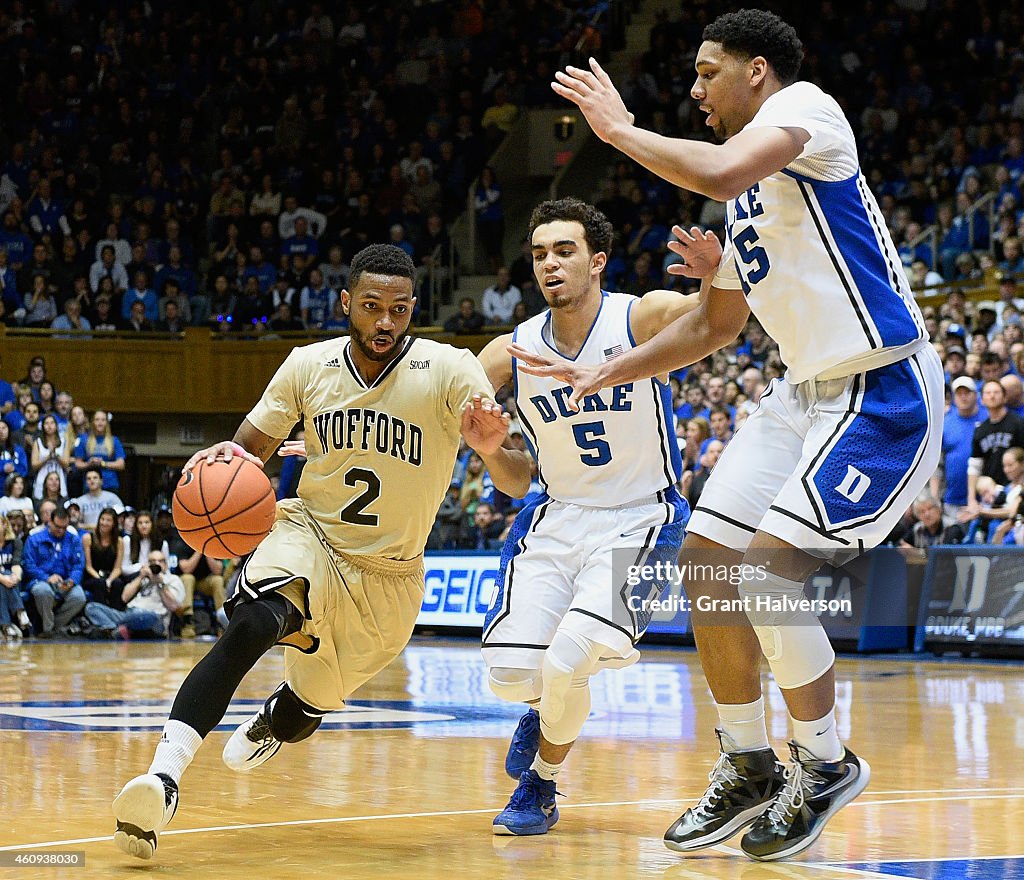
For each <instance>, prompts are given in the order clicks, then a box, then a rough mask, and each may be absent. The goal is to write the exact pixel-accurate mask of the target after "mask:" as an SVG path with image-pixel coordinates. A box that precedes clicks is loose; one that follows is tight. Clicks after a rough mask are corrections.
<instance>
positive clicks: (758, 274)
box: [732, 226, 772, 284]
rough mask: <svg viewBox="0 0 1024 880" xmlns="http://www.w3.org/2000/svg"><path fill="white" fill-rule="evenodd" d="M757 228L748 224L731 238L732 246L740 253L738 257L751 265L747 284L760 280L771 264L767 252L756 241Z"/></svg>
mask: <svg viewBox="0 0 1024 880" xmlns="http://www.w3.org/2000/svg"><path fill="white" fill-rule="evenodd" d="M758 240H759V239H758V237H757V230H756V229H754V227H753V226H748V227H747V228H746V229H744V230H743V231H742V232H741V233H740V234H739V235H737V236H736V237H735V238H734V239H733V240H732V243H733V246H734V247H735V248H736V253H738V254H739V255H740V259H741V260H743V262H744V263H745V264H746V265H747V266H749V267H751V268H750V269H748V271H747V282H748V283H749V284H757V282H758V281H762V280H763V279H764V276H765V275H767V274H768V270H769V269H771V267H772V265H771V263H769V262H768V254H767V252H766V251H765V249H764V248H763V247H761V245H759V244H757V242H758Z"/></svg>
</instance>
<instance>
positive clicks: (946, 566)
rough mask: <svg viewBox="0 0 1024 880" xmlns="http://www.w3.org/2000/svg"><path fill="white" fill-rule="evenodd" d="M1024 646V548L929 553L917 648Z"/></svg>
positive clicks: (950, 549)
mask: <svg viewBox="0 0 1024 880" xmlns="http://www.w3.org/2000/svg"><path fill="white" fill-rule="evenodd" d="M986 645H987V646H1006V647H1010V646H1024V547H993V546H990V545H979V546H973V545H972V546H969V547H936V548H933V549H932V550H930V551H929V554H928V569H927V571H926V572H925V578H924V590H923V593H922V597H921V606H920V614H919V617H918V628H917V639H916V644H915V647H916V648H917V650H927V649H932V648H935V649H941V648H943V647H955V646H986Z"/></svg>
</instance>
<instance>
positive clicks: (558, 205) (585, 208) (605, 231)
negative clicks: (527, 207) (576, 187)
mask: <svg viewBox="0 0 1024 880" xmlns="http://www.w3.org/2000/svg"><path fill="white" fill-rule="evenodd" d="M557 220H569V221H575V222H576V223H579V224H580V226H582V227H583V237H584V239H585V240H586V242H587V247H588V248H590V253H592V254H597V253H604V254H610V253H611V250H612V232H613V230H612V224H611V222H610V221H609V220H608V218H607V217H605V215H604V214H602V213H601V212H600V211H599V210H598V209H597V208H595V207H594V206H593V205H591V204H589V203H588V202H584V201H583V200H582V199H574V198H572V197H569V198H565V199H549V200H548V201H546V202H541V203H540V204H539V205H537V207H536V208H534V209H533V213H532V214H531V215H530V232H529V237H530V241H531V242H532V241H533V233H534V230H536V228H537V227H538V226H543V225H544V224H545V223H554V222H555V221H557Z"/></svg>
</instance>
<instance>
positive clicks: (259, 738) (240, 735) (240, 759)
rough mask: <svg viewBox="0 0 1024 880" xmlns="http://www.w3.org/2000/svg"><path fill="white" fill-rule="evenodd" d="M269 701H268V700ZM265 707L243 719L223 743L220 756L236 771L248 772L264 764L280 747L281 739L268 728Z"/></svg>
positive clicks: (268, 722) (268, 723)
mask: <svg viewBox="0 0 1024 880" xmlns="http://www.w3.org/2000/svg"><path fill="white" fill-rule="evenodd" d="M268 702H269V701H268ZM267 713H268V710H267V707H266V706H264V707H263V708H262V709H260V711H259V712H257V713H256V714H255V715H253V716H252V718H250V719H249V720H248V721H243V722H242V723H241V724H240V725H238V727H236V728H235V732H234V733H233V734H231V738H230V739H229V740H228V741H227V743H225V745H224V752H223V754H222V755H221V757H222V758H223V759H224V763H225V764H227V765H228V767H230V768H231V769H232V770H234V771H235V772H236V773H248V772H249V771H250V770H255V769H256V768H257V767H259V766H260V764H265V763H266V762H267V761H269V760H270V759H271V758H273V757H274V755H276V754H277V753H278V751H280V749H281V740H279V739H278V738H277V737H275V736H274V734H273V733H272V732H271V730H270V721H269V718H268V714H267Z"/></svg>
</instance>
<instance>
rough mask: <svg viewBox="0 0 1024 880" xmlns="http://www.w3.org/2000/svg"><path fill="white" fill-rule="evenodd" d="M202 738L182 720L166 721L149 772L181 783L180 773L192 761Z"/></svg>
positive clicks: (201, 742)
mask: <svg viewBox="0 0 1024 880" xmlns="http://www.w3.org/2000/svg"><path fill="white" fill-rule="evenodd" d="M202 744H203V738H202V737H201V736H200V735H199V734H198V733H196V732H195V731H194V730H193V729H192V728H191V727H189V726H188V725H187V724H185V722H183V721H168V722H167V723H166V724H165V725H164V732H163V734H162V735H161V737H160V743H159V745H157V747H156V754H154V755H153V763H152V764H150V765H149V772H150V773H163V774H165V775H166V776H170V777H171V779H173V780H174V781H175V782H177V783H179V784H180V783H181V774H182V773H184V772H185V768H186V767H188V765H189V764H191V763H192V759H193V758H194V757H195V754H196V752H197V751H198V750H199V747H200V746H201V745H202Z"/></svg>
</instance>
